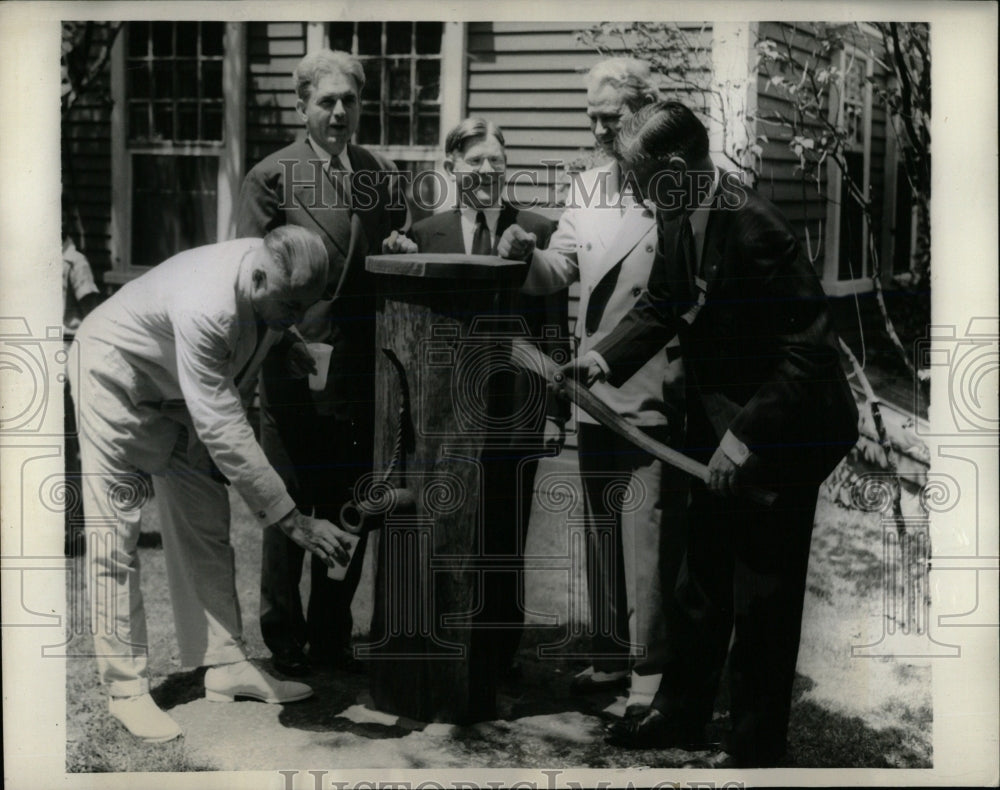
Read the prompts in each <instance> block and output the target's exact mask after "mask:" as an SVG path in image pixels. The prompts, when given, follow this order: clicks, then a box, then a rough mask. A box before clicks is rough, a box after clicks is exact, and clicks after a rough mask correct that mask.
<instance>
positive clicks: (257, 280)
mask: <svg viewBox="0 0 1000 790" xmlns="http://www.w3.org/2000/svg"><path fill="white" fill-rule="evenodd" d="M252 279H253V287H254V290H255V291H260V290H263V289H265V288H267V272H266V271H265V270H264V269H261V268H257V269H254V270H253V275H252Z"/></svg>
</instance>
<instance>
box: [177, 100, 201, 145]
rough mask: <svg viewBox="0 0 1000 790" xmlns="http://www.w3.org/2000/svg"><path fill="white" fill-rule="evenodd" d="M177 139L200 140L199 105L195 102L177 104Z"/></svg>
mask: <svg viewBox="0 0 1000 790" xmlns="http://www.w3.org/2000/svg"><path fill="white" fill-rule="evenodd" d="M177 139H178V140H197V139H198V105H197V104H196V103H195V102H187V101H186V102H178V103H177Z"/></svg>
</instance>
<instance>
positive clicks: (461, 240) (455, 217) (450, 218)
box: [420, 208, 465, 252]
mask: <svg viewBox="0 0 1000 790" xmlns="http://www.w3.org/2000/svg"><path fill="white" fill-rule="evenodd" d="M435 225H436V227H435V228H434V230H432V231H431V236H432V237H433V241H431V248H430V249H429V250H423V249H421V250H420V251H421V252H465V237H464V236H463V235H462V214H461V212H460V211H459V210H458V209H457V208H455V209H452V210H451V211H449V212H448V213H447V214H442V215H441V216H440V218H439V219H437V220H436V222H435Z"/></svg>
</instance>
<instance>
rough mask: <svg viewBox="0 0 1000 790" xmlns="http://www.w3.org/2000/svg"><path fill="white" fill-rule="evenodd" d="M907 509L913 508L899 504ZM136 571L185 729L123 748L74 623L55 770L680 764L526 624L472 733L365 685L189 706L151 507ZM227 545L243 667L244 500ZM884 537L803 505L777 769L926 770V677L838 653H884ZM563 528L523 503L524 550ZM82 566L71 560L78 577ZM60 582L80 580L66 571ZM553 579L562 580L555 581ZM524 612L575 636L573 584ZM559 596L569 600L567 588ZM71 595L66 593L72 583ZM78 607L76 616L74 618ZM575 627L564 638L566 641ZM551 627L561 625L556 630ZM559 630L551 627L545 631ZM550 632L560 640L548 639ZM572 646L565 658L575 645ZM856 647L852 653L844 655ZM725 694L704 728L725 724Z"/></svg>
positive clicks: (827, 508) (168, 688)
mask: <svg viewBox="0 0 1000 790" xmlns="http://www.w3.org/2000/svg"><path fill="white" fill-rule="evenodd" d="M545 464H547V466H544V467H543V469H542V470H541V471H540V473H539V479H540V480H542V479H543V478H545V474H546V471H547V472H551V473H552V476H551V477H550V478H549V479H560V478H561V479H566V480H572V479H574V472H573V467H572V466H571V465H570V464H568V463H567V462H565V461H560V460H554V461H546V462H545ZM905 504H906V506H907V508H910V509H912V508H915V507H916V505H915V503H913V502H910V501H907V502H906V503H905ZM147 510H148V513H144V516H148V517H147V520H146V523H145V525H144V540H143V547H142V548H141V549H140V554H141V561H142V576H143V590H144V594H145V597H146V608H147V615H148V618H149V636H150V645H151V661H150V666H151V671H152V675H153V686H154V691H153V693H154V696H155V697H156V699H157V700H158V701H159V703H160V704H161V705H162V706H163V707H164V708H166V709H168V710H169V711H170V713H171V715H173V716H174V717H175V718H176V719H177V721H178V722H179V723H180V724H181V726H182V727H183V729H184V731H185V735H184V737H183V738H181V739H179V740H178V741H175V742H173V743H170V744H166V745H159V746H147V745H142V744H136V743H135V742H133V740H132V739H131V737H130V736H129V735H128V734H127V733H125V732H124V730H123V729H122V728H121V727H120V726H118V725H117V723H116V722H115V721H114V720H113V719H112V718H111V717H110V716H109V715H108V713H107V708H106V703H105V701H104V697H103V695H102V694H101V691H100V689H99V687H98V683H97V676H96V669H95V665H94V662H93V659H92V658H89V657H88V653H89V652H91V651H90V638H89V636H88V634H87V633H86V629H83V628H80V627H79V623H77V625H76V627H75V629H74V631H75V632H74V633H71V650H72V652H74V653H75V655H77V656H79V657H77V658H71V659H68V660H67V665H66V674H67V751H66V769H67V771H68V772H88V771H185V770H277V769H280V768H287V767H289V766H292V767H300V768H302V769H303V770H305V769H317V770H321V769H325V768H331V769H332V768H334V767H336V768H337V769H347V768H490V767H498V768H509V767H511V766H520V767H525V768H553V767H565V768H569V767H580V768H587V767H589V768H613V767H639V766H650V767H671V766H680V765H682V764H683V763H684V762H685V761H687V760H688V759H690V758H691V756H692V755H690V754H688V753H686V752H683V751H681V750H649V751H625V750H620V749H616V748H613V747H610V746H608V745H607V744H605V742H604V737H603V726H604V724H605V722H606V721H607V720H608V719H609V718H611V717H613V716H614V715H616V714H620V712H621V709H622V706H623V700H622V699H621V698H616V697H615V696H614V695H613V694H605V695H597V696H593V697H574V696H571V695H570V694H569V680H570V677H571V676H572V675H573V674H574V673H575V672H576V671H578V669H579V667H580V666H583V665H584V664H585V663H586V662H585V661H582V660H580V659H574V658H570V657H558V656H557V657H547V658H546V659H545V660H541V659H539V657H538V655H537V652H536V650H535V648H536V647H537V645H538V644H540V643H542V642H548V643H551V642H552V641H553V640H554V636H555V633H554V629H553V628H552V627H547V626H541V625H540V624H539V623H538V622H537V618H536V619H535V620H534V621H532V620H530V619H529V624H533V625H535V626H536V627H534V628H530V629H529V630H528V631H527V633H526V637H525V640H524V642H523V644H522V649H521V654H520V660H521V663H522V665H523V668H524V674H523V677H522V678H520V679H518V680H517V681H512V682H505V683H504V684H502V685H501V688H500V694H499V699H498V702H499V711H500V715H499V717H498V719H497V720H495V721H489V722H483V723H480V724H477V725H475V726H469V727H457V726H452V725H445V724H422V723H420V722H414V721H406V720H400V719H398V718H396V717H393V716H389V715H387V714H384V713H381V712H379V711H376V710H374V709H373V708H372V707H371V705H370V704H369V702H370V700H369V698H368V684H367V678H366V677H364V676H361V675H348V674H345V673H335V672H318V673H315V674H314V675H313V676H311V677H310V678H309V679H308V681H309V682H310V683H311V684H312V685H313V687H314V688H315V691H316V694H315V696H314V697H313V698H312V699H310V700H306V701H304V702H301V703H296V704H290V705H287V706H278V705H266V704H262V703H256V702H235V703H230V704H219V703H212V702H208V701H206V700H205V699H204V698H203V693H204V691H203V686H202V677H203V675H204V669H200V670H194V671H190V672H184V671H181V669H180V667H179V664H178V660H177V647H176V642H175V640H174V636H173V630H172V629H173V622H172V613H171V610H170V604H169V600H168V597H167V592H166V582H165V570H164V563H163V556H162V550H161V548H160V547H159V541H158V537H159V536H158V533H157V531H156V529H157V524H156V518H155V509H154V508H148V509H147ZM233 512H234V525H233V543H234V546H235V549H236V554H237V562H238V579H237V581H238V591H239V595H240V601H241V603H242V605H243V612H244V624H245V632H246V633H245V636H246V641H247V646H248V650H249V653H250V655H251V656H253V657H256V658H260V659H266V657H267V655H268V654H267V650H266V648H265V647H264V645H263V642H262V640H261V637H260V630H259V626H258V624H257V618H256V613H257V607H258V601H259V594H258V589H257V584H258V580H259V567H260V533H259V531H258V529H257V528H256V527H255V526H254V525H253V522H252V520H251V519H250V517H249V514H248V513H247V512H246V509H245V507H244V505H243V503H242V502H241V501H240V500H239V499H238V498H237V497H235V496H234V497H233ZM886 534H887V533H886V532H885V529H884V527H883V525H882V523H881V520H880V518H879V515H878V514H876V513H865V512H860V511H857V510H849V509H846V508H844V507H842V506H841V505H839V504H835V503H834V502H833V501H831V499H829V498H827V497H825V496H824V497H822V498H821V500H820V503H819V507H818V510H817V525H816V530H815V533H814V540H813V547H812V558H811V565H810V576H809V584H808V592H807V595H806V600H805V614H804V618H803V633H802V643H801V649H800V654H799V662H798V670H797V673H798V677H797V680H796V686H795V693H794V702H793V708H792V718H791V735H790V752H789V755H788V758H787V765H789V766H795V767H911V768H915V767H930V766H931V764H932V754H931V725H932V710H931V670H930V661H929V660H928V659H921V658H905V659H899V658H893V657H887V656H881V655H878V654H879V653H882V652H892V651H891V650H883V649H880V648H878V647H875V648H868V649H867V650H861V651H860V652H861V653H868V654H871V655H864V656H854V657H852V647H862V646H865V645H880V644H883V643H884V644H888V643H886V642H885V632H886V628H887V627H890V628H891V627H892V625H891V623H890V625H889V626H887V622H888V621H891V619H892V618H888V619H887V617H886V613H885V611H884V608H885V607H884V603H883V591H882V588H883V567H884V561H883V555H884V552H885V549H884V546H885V545H887V544H886V542H885V535H886ZM566 540H567V538H566V524H565V520H564V519H563V518H557V517H555V516H552V515H551V514H547V513H545V512H543V511H542V510H540V509H539V508H537V507H536V512H535V514H534V515H533V518H532V524H531V528H530V530H529V545H528V552H529V553H534V554H541V555H544V554H553V555H557V556H558V555H561V554H564V553H565V547H566ZM366 562H367V564H368V567H367V568H366V573H365V575H364V577H363V579H362V582H361V586H360V588H359V593H358V595H357V597H356V600H355V605H354V611H355V623H356V630H357V631H358V632H359V633H358V634H357V637H358V638H363V634H362V633H360V632H361V630H362V626H363V625H364V624H367V623H368V621H369V618H370V613H371V596H372V578H371V572H370V557H369V558H366ZM79 563H80V560H79V559H77V560H76V564H77V567H79ZM74 578H79V576H78V575H75V576H74ZM567 579H568V580H569V584H567ZM526 587H527V598H528V609H529V610H532V611H535V612H541V613H558V614H560V620H561V622H564V623H565V622H567V619H568V620H569V623H570V627H571V628H572V627H573V617H577V615H576V613H581V612H585V611H586V606H585V605H584V603H583V597H582V596H583V595H585V588H584V586H583V583H582V580H581V579H580V578H579V573H577V575H576V577H574V576H573V574H572V573H553V572H551V571H544V572H543V571H536V572H530V573H528V575H527V579H526ZM567 588H568V589H567ZM70 593H71V595H74V593H73V590H72V579H71V590H70ZM84 611H85V610H84ZM579 626H580V623H579V618H578V617H577V622H576V627H577V630H579ZM562 628H565V626H563V627H562ZM555 630H558V629H555ZM560 633H561V632H560ZM581 646H582V645H581V642H580V640H579V639H577V640H575V641H574V640H571V642H570V644H569V645H568V646H567V652H570V651H571V650H572V649H573V648H574V647H581ZM856 652H857V651H856ZM727 706H728V702H727V699H726V693H725V689H723V692H722V693H721V694H720V697H719V700H718V702H717V707H716V714H715V715H716V719H717V723H718V724H720V725H723V724H725V721H726V718H727V716H728V711H727Z"/></svg>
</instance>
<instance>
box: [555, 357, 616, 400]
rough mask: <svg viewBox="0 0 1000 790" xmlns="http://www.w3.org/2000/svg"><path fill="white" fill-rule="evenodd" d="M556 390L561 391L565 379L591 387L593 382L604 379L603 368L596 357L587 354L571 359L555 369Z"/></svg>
mask: <svg viewBox="0 0 1000 790" xmlns="http://www.w3.org/2000/svg"><path fill="white" fill-rule="evenodd" d="M555 379H556V380H555V387H556V390H557V391H558V392H560V393H562V391H563V389H564V387H563V382H565V381H566V380H567V379H573V380H574V381H579V382H580V383H581V384H583V385H584V386H585V387H592V386H593V385H594V383H595V382H598V381H603V380H604V368H602V367H601V366H600V364H599V363H598V362H597V360H596V359H594V358H593V357H591V356H588V355H587V354H584V355H583V356H582V357H577V358H576V359H571V360H570V361H569V362H567V363H566V364H565V365H563V366H561V367H560V368H559V370H558V371H556V376H555Z"/></svg>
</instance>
